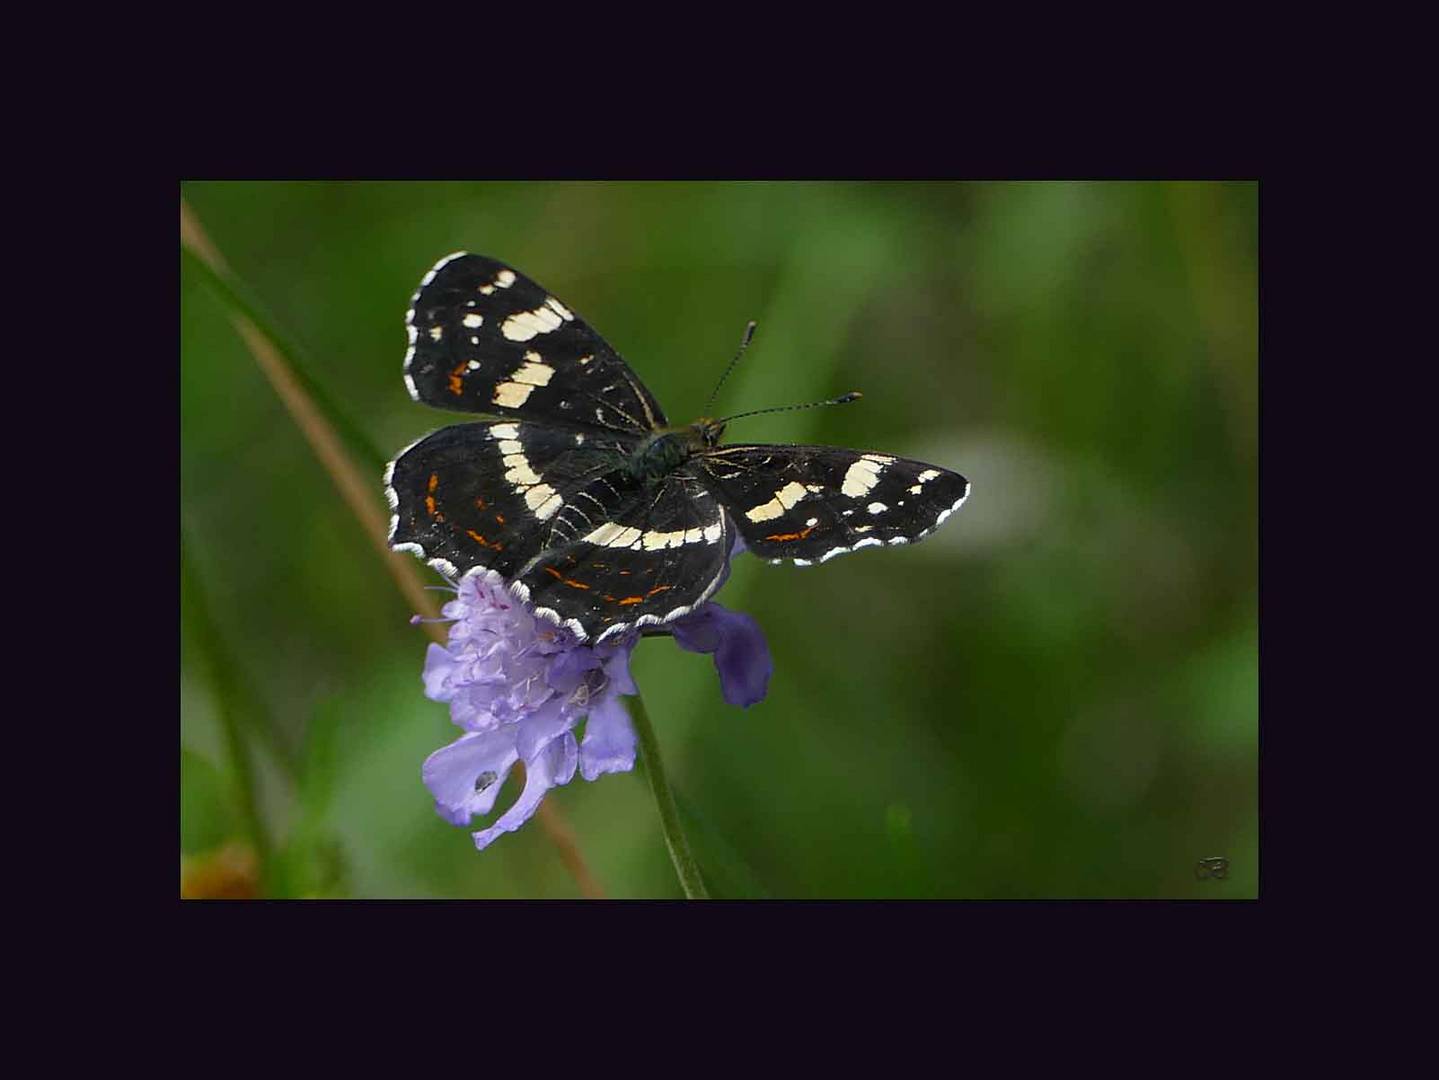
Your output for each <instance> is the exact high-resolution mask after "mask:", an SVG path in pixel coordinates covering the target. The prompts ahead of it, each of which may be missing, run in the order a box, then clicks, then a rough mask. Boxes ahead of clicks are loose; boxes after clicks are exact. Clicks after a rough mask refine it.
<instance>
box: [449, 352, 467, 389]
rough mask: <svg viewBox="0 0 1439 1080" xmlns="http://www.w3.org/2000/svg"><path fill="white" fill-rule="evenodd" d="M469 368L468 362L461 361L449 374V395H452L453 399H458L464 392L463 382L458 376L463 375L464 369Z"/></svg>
mask: <svg viewBox="0 0 1439 1080" xmlns="http://www.w3.org/2000/svg"><path fill="white" fill-rule="evenodd" d="M469 366H470V365H469V361H467V360H466V361H462V362H461V363H460V365H459V366H458V367H456V368H455V370H454V371H452V372H450V393H452V394H454V395H455V397H459V396H460V395H461V394H463V393H464V392H465V380H464V379H462V378H461V377H460V376H461V375H462V374H463V372H464V370H465V368H467V367H469Z"/></svg>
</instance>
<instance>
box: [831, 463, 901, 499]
mask: <svg viewBox="0 0 1439 1080" xmlns="http://www.w3.org/2000/svg"><path fill="white" fill-rule="evenodd" d="M891 460H893V459H891ZM883 471H884V463H883V462H882V461H876V460H874V457H873V456H872V455H866V456H865V457H862V458H860V459H859V460H858V461H856V462H855V463H854V464H853V465H851V466H850V467H849V469H848V470H847V471H846V472H845V474H844V484H843V485H842V486H841V487H840V491H841V492H843V493H844V494H845V495H848V496H849V497H850V498H852V499H857V498H859V497H860V496H861V495H867V494H868V493H869V491H870V489H872V488H873V487H874V486H875V485H876V484H878V483H879V474H880V473H881V472H883Z"/></svg>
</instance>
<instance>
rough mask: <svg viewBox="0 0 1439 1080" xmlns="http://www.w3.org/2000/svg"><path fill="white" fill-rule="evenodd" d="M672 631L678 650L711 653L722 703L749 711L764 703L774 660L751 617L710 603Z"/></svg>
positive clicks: (762, 633)
mask: <svg viewBox="0 0 1439 1080" xmlns="http://www.w3.org/2000/svg"><path fill="white" fill-rule="evenodd" d="M673 629H674V636H675V644H677V645H678V646H679V647H680V648H682V649H688V650H689V651H690V652H703V653H713V654H714V664H715V670H716V671H717V672H719V678H720V692H721V693H722V694H723V695H724V699H725V701H727V702H728V703H729V704H731V705H739V706H741V707H743V708H749V706H751V705H754V704H755V703H756V702H760V701H763V700H764V696H765V694H766V693H767V692H768V690H769V678H770V676H771V675H772V674H774V661H773V660H772V659H771V658H770V655H769V645H768V644H766V642H765V638H764V631H763V630H761V629H760V628H759V623H757V622H755V620H754V619H753V618H752V617H750V616H749V615H745V614H744V613H742V612H739V611H730V610H729V609H728V608H726V607H723V606H721V605H720V604H716V603H713V602H711V603H708V604H705V605H704V606H703V607H702V608H700V609H699V610H698V611H696V612H695V613H694V614H693V615H687V616H686V617H685V618H683V619H680V620H678V621H677V622H675V623H674V624H673Z"/></svg>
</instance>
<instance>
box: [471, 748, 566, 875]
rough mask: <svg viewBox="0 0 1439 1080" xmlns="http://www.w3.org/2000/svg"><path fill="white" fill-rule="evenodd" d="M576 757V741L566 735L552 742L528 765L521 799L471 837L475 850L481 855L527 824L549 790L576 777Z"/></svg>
mask: <svg viewBox="0 0 1439 1080" xmlns="http://www.w3.org/2000/svg"><path fill="white" fill-rule="evenodd" d="M578 756H579V755H578V751H577V748H576V746H575V737H574V736H573V735H571V734H569V733H568V732H566V733H565V734H564V735H563V736H562V737H561V738H558V739H555V740H554V741H553V742H551V743H550V745H549V746H547V747H545V749H544V750H543V751H541V752H540V754H539V755H538V756H537V757H536V758H535V760H534V761H531V762H527V763H526V765H525V770H526V771H525V789H524V790H523V791H522V792H520V797H519V798H518V799H516V800H515V802H514V805H513V806H511V807H510V808H509V809H508V810H506V811H505V812H504V813H503V814H501V815H500V816H499V817H498V818H497V819H496V820H495V823H494V824H493V825H491V826H490V827H489V828H488V829H481V830H480V831H479V832H476V833H473V834H472V835H473V836H474V838H475V847H476V848H477V849H478V850H480V851H484V850H485V848H487V847H489V846H490V845H491V844H492V843H494V842H495V841H496V840H497V839H499V837H501V836H503V835H504V834H505V833H507V832H514V831H515V830H516V829H518V828H519V827H520V826H521V825H523V824H524V823H525V822H527V821H529V820H530V818H531V817H532V816H533V815H534V812H535V811H536V810H538V809H539V806H540V802H541V801H542V800H543V799H544V797H545V792H547V791H549V790H550V788H552V787H556V786H558V785H560V784H567V783H569V781H570V779H571V777H573V776H574V775H575V762H576V759H577V758H578Z"/></svg>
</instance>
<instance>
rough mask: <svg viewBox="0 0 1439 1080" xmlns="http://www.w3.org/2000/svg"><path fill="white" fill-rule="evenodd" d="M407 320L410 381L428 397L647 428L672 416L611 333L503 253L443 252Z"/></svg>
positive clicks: (616, 427)
mask: <svg viewBox="0 0 1439 1080" xmlns="http://www.w3.org/2000/svg"><path fill="white" fill-rule="evenodd" d="M405 325H406V328H407V329H408V331H409V336H410V349H409V352H407V353H406V354H405V385H406V386H407V387H408V388H409V391H410V396H411V397H413V398H414V399H415V400H416V401H421V402H424V403H425V404H426V405H433V406H434V407H435V408H437V409H454V410H459V411H462V412H479V413H491V414H494V415H497V416H513V417H516V418H518V419H524V420H533V421H538V422H549V423H554V424H560V425H564V426H567V427H575V426H579V427H582V428H599V429H608V430H612V431H619V432H626V433H629V434H635V435H641V436H642V435H645V434H648V433H649V432H650V431H652V430H655V429H657V428H661V427H664V426H665V423H666V421H665V416H664V412H663V411H662V410H661V409H660V407H659V403H658V402H656V401H655V399H654V396H653V395H652V394H650V392H649V391H648V390H647V389H645V386H644V384H643V383H641V382H640V380H639V379H638V377H636V375H635V373H634V372H632V371H631V370H630V369H629V365H627V364H626V363H625V362H624V361H623V360H622V359H620V356H619V354H618V353H616V352H615V351H614V349H612V348H610V346H609V344H608V343H607V342H606V341H605V340H604V338H602V337H600V335H599V334H597V333H595V331H594V330H593V329H592V328H591V327H590V326H589V324H587V323H586V322H585V321H584V320H583V319H581V318H580V317H579V316H578V315H576V314H575V313H574V312H572V311H570V309H569V308H567V307H565V306H564V304H562V303H560V302H559V301H558V300H557V299H555V298H554V297H553V296H551V295H550V294H549V293H548V292H547V291H546V290H545V289H544V288H542V287H541V286H540V285H538V284H536V283H535V282H533V281H531V280H530V279H529V278H527V277H525V275H523V274H521V273H519V272H518V271H516V270H514V269H512V268H511V267H508V266H506V265H505V264H504V263H501V262H498V261H496V260H495V259H490V258H487V257H485V256H483V255H469V254H466V253H464V252H459V253H457V254H454V255H449V256H447V257H445V258H444V259H441V260H440V261H439V263H437V264H436V265H435V268H434V269H433V270H431V271H430V272H429V273H427V274H426V275H425V277H424V279H423V280H422V281H421V282H420V288H419V290H418V291H417V292H416V293H415V295H414V297H413V298H412V300H411V307H410V310H409V311H408V312H407V313H406V316H405Z"/></svg>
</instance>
